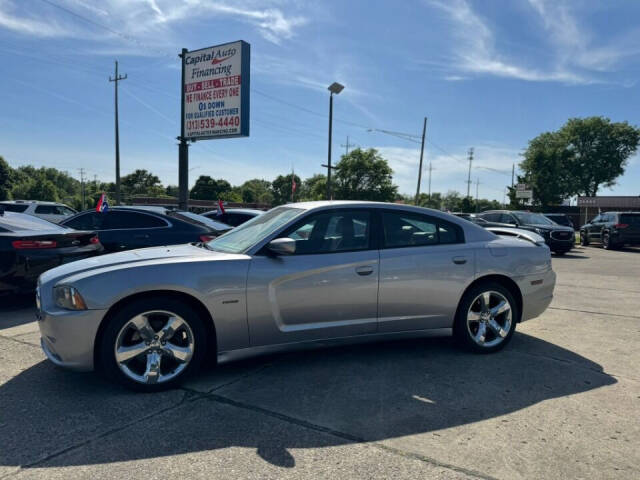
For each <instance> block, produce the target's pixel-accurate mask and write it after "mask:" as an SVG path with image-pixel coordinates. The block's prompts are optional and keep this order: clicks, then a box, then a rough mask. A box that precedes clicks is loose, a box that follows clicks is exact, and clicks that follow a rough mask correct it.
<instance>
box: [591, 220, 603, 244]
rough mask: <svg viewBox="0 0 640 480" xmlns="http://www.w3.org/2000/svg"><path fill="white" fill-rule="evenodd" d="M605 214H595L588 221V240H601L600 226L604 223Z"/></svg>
mask: <svg viewBox="0 0 640 480" xmlns="http://www.w3.org/2000/svg"><path fill="white" fill-rule="evenodd" d="M604 218H605V214H604V213H601V214H600V215H597V216H596V217H595V218H594V219H593V220H591V222H589V227H588V228H589V241H590V242H591V241H594V242H600V241H601V240H602V226H603V225H604Z"/></svg>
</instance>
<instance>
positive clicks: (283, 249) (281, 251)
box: [267, 237, 296, 255]
mask: <svg viewBox="0 0 640 480" xmlns="http://www.w3.org/2000/svg"><path fill="white" fill-rule="evenodd" d="M267 248H268V249H269V250H271V251H272V252H273V253H275V254H277V255H292V254H294V253H296V241H295V240H294V239H293V238H287V237H285V238H276V239H275V240H271V241H270V242H269V244H268V245H267Z"/></svg>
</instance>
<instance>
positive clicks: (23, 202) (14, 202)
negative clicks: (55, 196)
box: [0, 200, 67, 207]
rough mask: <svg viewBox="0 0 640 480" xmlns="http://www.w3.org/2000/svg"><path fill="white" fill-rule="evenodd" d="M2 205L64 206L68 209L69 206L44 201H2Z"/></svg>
mask: <svg viewBox="0 0 640 480" xmlns="http://www.w3.org/2000/svg"><path fill="white" fill-rule="evenodd" d="M0 203H4V204H7V203H11V204H15V205H25V204H26V205H29V204H32V203H33V204H35V205H60V206H64V207H66V206H67V205H65V204H64V203H60V202H45V201H42V200H2V201H0Z"/></svg>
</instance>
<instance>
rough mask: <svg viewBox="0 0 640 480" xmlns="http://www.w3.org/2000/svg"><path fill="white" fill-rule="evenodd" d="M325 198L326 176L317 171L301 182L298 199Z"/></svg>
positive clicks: (312, 199)
mask: <svg viewBox="0 0 640 480" xmlns="http://www.w3.org/2000/svg"><path fill="white" fill-rule="evenodd" d="M325 198H327V176H326V175H323V174H321V173H317V174H315V175H313V176H312V177H309V178H307V179H305V180H304V182H302V188H301V190H300V199H302V200H305V201H314V200H324V199H325Z"/></svg>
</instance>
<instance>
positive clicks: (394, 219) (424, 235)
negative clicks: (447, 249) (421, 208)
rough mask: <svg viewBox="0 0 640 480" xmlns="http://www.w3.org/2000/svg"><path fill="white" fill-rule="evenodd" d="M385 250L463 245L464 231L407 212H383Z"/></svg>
mask: <svg viewBox="0 0 640 480" xmlns="http://www.w3.org/2000/svg"><path fill="white" fill-rule="evenodd" d="M382 228H383V246H384V247H385V248H402V247H419V246H425V245H438V244H450V243H462V242H463V241H464V239H463V234H462V229H461V228H460V227H459V226H457V225H454V224H453V223H449V222H447V221H444V220H440V219H437V218H432V217H427V216H424V215H420V214H413V213H406V212H388V211H387V212H383V213H382Z"/></svg>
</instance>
